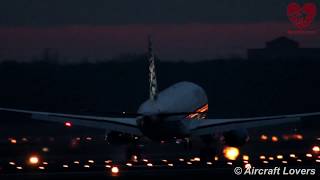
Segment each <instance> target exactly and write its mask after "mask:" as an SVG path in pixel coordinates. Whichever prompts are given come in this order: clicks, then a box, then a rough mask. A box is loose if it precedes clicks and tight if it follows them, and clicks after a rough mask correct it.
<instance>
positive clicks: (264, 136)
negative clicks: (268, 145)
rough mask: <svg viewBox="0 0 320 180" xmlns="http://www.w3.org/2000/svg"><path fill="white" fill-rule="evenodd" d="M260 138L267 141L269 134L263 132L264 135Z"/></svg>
mask: <svg viewBox="0 0 320 180" xmlns="http://www.w3.org/2000/svg"><path fill="white" fill-rule="evenodd" d="M260 139H261V140H262V141H266V140H268V136H266V135H265V134H262V135H261V136H260Z"/></svg>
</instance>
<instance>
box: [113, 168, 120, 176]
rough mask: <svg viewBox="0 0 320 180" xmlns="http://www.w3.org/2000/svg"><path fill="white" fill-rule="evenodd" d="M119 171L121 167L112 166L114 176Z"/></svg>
mask: <svg viewBox="0 0 320 180" xmlns="http://www.w3.org/2000/svg"><path fill="white" fill-rule="evenodd" d="M119 172H120V170H119V168H118V167H117V166H113V167H112V168H111V173H112V175H113V176H115V175H118V174H119Z"/></svg>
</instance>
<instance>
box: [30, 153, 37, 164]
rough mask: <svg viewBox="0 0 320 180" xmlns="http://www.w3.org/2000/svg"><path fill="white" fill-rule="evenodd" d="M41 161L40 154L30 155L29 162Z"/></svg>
mask: <svg viewBox="0 0 320 180" xmlns="http://www.w3.org/2000/svg"><path fill="white" fill-rule="evenodd" d="M38 163H39V157H38V156H35V155H34V156H30V157H29V164H31V165H36V164H38Z"/></svg>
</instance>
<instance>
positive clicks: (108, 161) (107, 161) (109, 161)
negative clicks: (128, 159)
mask: <svg viewBox="0 0 320 180" xmlns="http://www.w3.org/2000/svg"><path fill="white" fill-rule="evenodd" d="M104 162H105V163H106V164H108V163H112V161H111V160H106V161H104Z"/></svg>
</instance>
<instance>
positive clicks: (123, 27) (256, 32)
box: [0, 0, 320, 59]
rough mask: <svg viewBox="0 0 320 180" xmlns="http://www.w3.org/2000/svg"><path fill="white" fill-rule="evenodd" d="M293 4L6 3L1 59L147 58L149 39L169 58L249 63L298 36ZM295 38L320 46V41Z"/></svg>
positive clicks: (266, 0)
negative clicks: (50, 52) (252, 55)
mask: <svg viewBox="0 0 320 180" xmlns="http://www.w3.org/2000/svg"><path fill="white" fill-rule="evenodd" d="M292 1H293V0H220V1H218V0H200V1H196V0H193V1H192V0H158V1H155V0H137V1H133V0H2V1H1V2H0V56H2V57H19V58H24V59H25V58H30V57H32V56H40V55H41V53H42V50H43V49H44V48H54V49H56V50H57V51H59V52H60V54H61V55H63V56H65V57H70V58H79V57H83V56H87V57H97V58H100V57H112V56H116V55H118V54H122V53H142V52H144V51H145V46H146V42H145V40H146V36H147V35H148V34H152V35H153V36H154V39H155V43H156V49H157V51H158V54H159V56H160V58H161V57H162V58H163V59H199V58H209V57H213V58H216V57H232V56H244V55H245V50H246V48H252V47H263V46H264V42H265V41H267V40H271V39H273V38H275V37H277V36H281V35H288V34H287V31H288V30H290V29H294V26H293V25H292V24H291V23H290V22H289V20H288V18H287V15H286V7H287V5H288V3H289V2H292ZM298 2H300V3H302V2H315V3H316V4H317V6H318V7H319V1H315V0H308V1H303V0H301V1H298ZM319 19H320V18H319V15H318V16H317V17H316V20H315V21H314V23H313V26H312V29H319V24H320V22H319ZM291 38H293V39H297V40H299V41H301V43H302V45H303V46H320V43H319V42H320V41H319V40H320V38H319V34H316V35H299V36H291Z"/></svg>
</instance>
